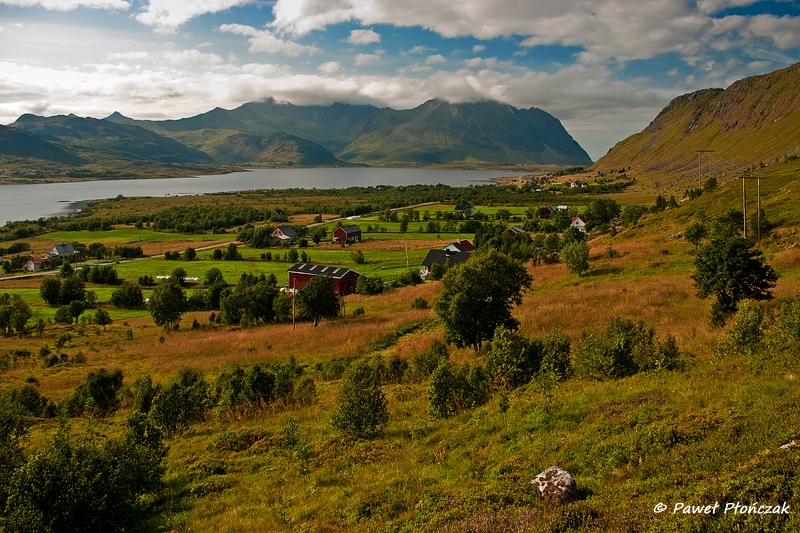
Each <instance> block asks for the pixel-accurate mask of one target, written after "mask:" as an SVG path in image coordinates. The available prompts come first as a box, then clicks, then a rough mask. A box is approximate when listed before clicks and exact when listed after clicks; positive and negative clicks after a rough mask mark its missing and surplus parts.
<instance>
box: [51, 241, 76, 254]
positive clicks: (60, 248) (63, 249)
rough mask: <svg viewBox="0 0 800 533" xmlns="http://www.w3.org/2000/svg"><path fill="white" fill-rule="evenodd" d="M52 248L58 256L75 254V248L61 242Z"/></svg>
mask: <svg viewBox="0 0 800 533" xmlns="http://www.w3.org/2000/svg"><path fill="white" fill-rule="evenodd" d="M53 248H55V249H56V253H57V254H59V255H60V254H74V253H75V248H74V247H73V246H72V245H71V244H66V243H63V242H62V243H61V244H56V245H54V246H53Z"/></svg>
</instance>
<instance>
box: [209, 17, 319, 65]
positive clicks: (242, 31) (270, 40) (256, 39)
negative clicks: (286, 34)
mask: <svg viewBox="0 0 800 533" xmlns="http://www.w3.org/2000/svg"><path fill="white" fill-rule="evenodd" d="M219 30H220V31H222V32H226V33H233V34H236V35H244V36H245V37H249V38H250V39H249V41H250V51H251V52H267V53H269V54H283V55H286V56H289V57H297V56H299V55H300V54H314V53H317V52H319V51H320V50H319V48H317V47H315V46H305V45H302V44H299V43H296V42H294V41H284V40H282V39H279V38H277V37H275V36H274V35H273V34H272V32H270V31H269V30H258V29H256V28H253V27H252V26H245V25H244V24H223V25H222V26H220V27H219Z"/></svg>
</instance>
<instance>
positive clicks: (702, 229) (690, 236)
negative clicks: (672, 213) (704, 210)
mask: <svg viewBox="0 0 800 533" xmlns="http://www.w3.org/2000/svg"><path fill="white" fill-rule="evenodd" d="M707 235H708V227H706V225H705V224H703V223H701V222H695V223H693V224H692V225H691V226H689V227H688V228H686V231H684V232H683V236H684V237H686V240H687V241H689V242H690V243H692V244H694V249H695V250H697V248H698V247H699V246H700V243H701V242H702V241H703V239H705V238H706V236H707Z"/></svg>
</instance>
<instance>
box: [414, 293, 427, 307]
mask: <svg viewBox="0 0 800 533" xmlns="http://www.w3.org/2000/svg"><path fill="white" fill-rule="evenodd" d="M427 308H428V300H426V299H425V298H423V297H421V296H420V297H419V298H415V299H414V301H413V302H412V303H411V309H427Z"/></svg>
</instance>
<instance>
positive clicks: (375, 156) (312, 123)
mask: <svg viewBox="0 0 800 533" xmlns="http://www.w3.org/2000/svg"><path fill="white" fill-rule="evenodd" d="M115 120H122V119H120V118H119V117H117V118H115ZM127 123H129V124H137V125H140V126H142V127H146V128H150V129H152V130H153V131H155V132H158V133H160V134H163V135H167V136H170V137H173V138H175V139H178V140H180V141H181V142H184V143H186V144H188V145H191V146H195V147H199V146H205V145H206V144H207V143H208V142H209V141H210V140H211V137H213V131H214V130H224V131H225V133H224V134H222V133H221V134H220V137H221V136H222V135H224V136H225V137H227V136H228V135H230V131H236V132H240V133H245V134H247V135H255V136H261V137H264V136H267V135H270V134H272V133H276V132H279V131H280V132H285V133H287V134H289V135H294V136H297V137H301V138H304V139H308V140H310V141H313V142H316V143H318V144H320V145H322V146H324V147H325V148H327V149H328V150H330V151H331V152H332V153H333V155H334V156H335V157H337V158H339V159H341V160H344V161H350V162H354V163H369V164H385V163H398V162H399V163H407V162H411V163H421V164H431V163H454V162H486V163H512V164H525V163H527V164H542V163H561V164H570V165H589V164H591V159H590V158H589V156H588V154H587V153H586V152H585V151H584V150H583V148H581V147H580V145H579V144H578V143H577V142H575V140H574V139H573V138H572V137H570V135H569V134H568V133H567V132H566V130H565V129H564V127H563V126H562V125H561V123H560V122H559V121H558V119H556V118H554V117H553V116H552V115H549V114H548V113H546V112H544V111H542V110H540V109H536V108H531V109H527V110H526V109H522V110H520V109H517V108H514V107H512V106H509V105H505V104H500V103H497V102H478V103H472V104H450V103H447V102H444V101H442V100H430V101H428V102H426V103H425V104H423V105H421V106H419V107H417V108H415V109H409V110H403V111H397V110H394V109H390V108H384V109H379V108H377V107H374V106H365V105H347V104H340V103H337V104H333V105H330V106H295V105H292V104H278V103H276V102H275V101H274V100H272V99H269V100H266V101H264V102H253V103H248V104H244V105H242V106H241V107H238V108H236V109H233V110H231V111H226V110H224V109H221V108H216V109H214V110H212V111H209V112H208V113H204V114H202V115H198V116H195V117H190V118H185V119H180V120H167V121H128V122H127Z"/></svg>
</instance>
